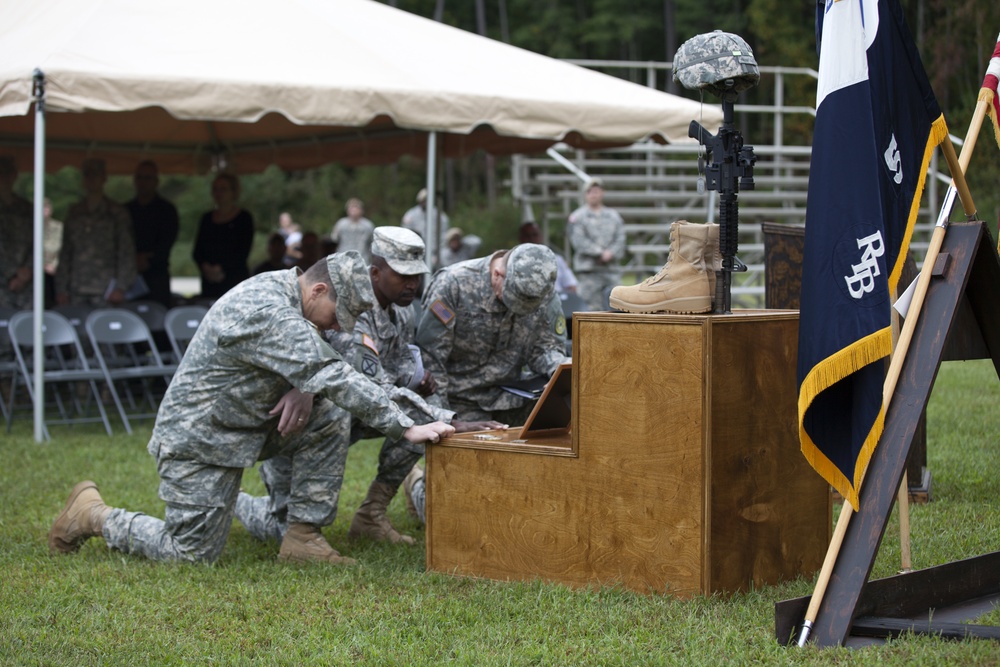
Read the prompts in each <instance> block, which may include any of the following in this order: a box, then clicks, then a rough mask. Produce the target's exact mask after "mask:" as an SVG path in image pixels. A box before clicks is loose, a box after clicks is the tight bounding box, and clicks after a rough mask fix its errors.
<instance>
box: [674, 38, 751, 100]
mask: <svg viewBox="0 0 1000 667" xmlns="http://www.w3.org/2000/svg"><path fill="white" fill-rule="evenodd" d="M674 81H677V82H678V83H680V84H681V85H682V86H684V87H685V88H688V89H691V90H708V91H709V92H712V93H715V94H716V95H720V96H721V95H722V94H723V93H727V92H732V93H740V92H742V91H744V90H747V89H750V88H753V87H754V86H756V85H757V83H758V82H759V81H760V69H758V67H757V60H756V59H755V58H754V57H753V51H752V50H751V49H750V45H749V44H747V43H746V41H745V40H744V39H743V38H742V37H740V36H739V35H734V34H733V33H731V32H722V31H721V30H716V31H714V32H708V33H705V34H703V35H696V36H694V37H692V38H691V39H689V40H688V41H686V42H684V43H683V44H681V48H679V49H677V54H676V55H675V56H674ZM727 82H731V84H732V85H727Z"/></svg>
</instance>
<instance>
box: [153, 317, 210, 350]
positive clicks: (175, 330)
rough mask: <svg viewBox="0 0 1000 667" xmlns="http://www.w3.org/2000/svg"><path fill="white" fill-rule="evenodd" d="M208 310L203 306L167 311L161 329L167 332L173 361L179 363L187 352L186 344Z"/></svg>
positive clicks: (192, 336)
mask: <svg viewBox="0 0 1000 667" xmlns="http://www.w3.org/2000/svg"><path fill="white" fill-rule="evenodd" d="M207 312H208V308H206V307H205V306H177V307H176V308H171V309H170V310H168V311H167V314H166V316H165V317H164V318H163V328H164V329H166V330H167V338H169V339H170V347H172V348H173V350H174V361H176V362H177V363H180V361H181V357H183V356H184V353H185V352H186V351H187V346H188V343H190V342H191V339H192V338H194V333H195V331H197V330H198V326H199V325H200V324H201V321H202V319H204V317H205V313H207Z"/></svg>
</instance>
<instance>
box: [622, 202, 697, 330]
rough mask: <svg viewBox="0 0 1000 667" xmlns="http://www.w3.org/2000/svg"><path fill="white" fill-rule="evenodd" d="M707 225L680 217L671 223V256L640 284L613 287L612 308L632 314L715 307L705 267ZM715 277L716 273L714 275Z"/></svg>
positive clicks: (690, 311)
mask: <svg viewBox="0 0 1000 667" xmlns="http://www.w3.org/2000/svg"><path fill="white" fill-rule="evenodd" d="M708 237H709V229H708V226H707V225H700V224H693V223H690V222H687V221H686V220H678V221H677V222H675V223H673V224H672V225H670V256H669V257H668V258H667V263H666V264H664V265H663V268H662V269H660V272H659V273H657V274H656V275H655V276H652V277H651V278H647V279H646V280H644V281H643V282H641V283H639V284H638V285H631V286H628V287H626V286H623V285H619V286H618V287H615V288H614V289H613V290H611V301H610V303H611V307H612V308H617V309H618V310H624V311H627V312H630V313H663V312H667V313H705V312H708V311H709V310H711V309H712V295H711V292H710V291H709V288H708V274H709V269H708V268H707V267H706V266H705V257H706V256H708V255H709V253H710V250H709V249H708ZM713 276H714V274H713Z"/></svg>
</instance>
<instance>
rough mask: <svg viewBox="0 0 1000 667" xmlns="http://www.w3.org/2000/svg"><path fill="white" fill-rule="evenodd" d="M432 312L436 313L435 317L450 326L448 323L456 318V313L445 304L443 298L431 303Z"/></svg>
mask: <svg viewBox="0 0 1000 667" xmlns="http://www.w3.org/2000/svg"><path fill="white" fill-rule="evenodd" d="M431 312H432V313H434V315H435V317H437V318H438V319H439V320H441V324H443V325H445V326H448V324H449V323H450V322H451V321H452V320H453V319H455V313H454V312H453V311H452V310H451V308H449V307H448V306H446V305H444V302H443V301H441V299H438V300H437V301H435V302H434V303H432V304H431Z"/></svg>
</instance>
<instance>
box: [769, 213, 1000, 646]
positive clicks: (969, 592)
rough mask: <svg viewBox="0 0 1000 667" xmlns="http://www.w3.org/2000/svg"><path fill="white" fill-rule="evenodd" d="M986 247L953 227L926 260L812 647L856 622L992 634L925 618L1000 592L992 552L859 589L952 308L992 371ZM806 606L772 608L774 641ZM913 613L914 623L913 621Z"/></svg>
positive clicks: (990, 260)
mask: <svg viewBox="0 0 1000 667" xmlns="http://www.w3.org/2000/svg"><path fill="white" fill-rule="evenodd" d="M995 248H996V246H995V245H994V242H993V239H992V238H991V236H990V234H989V232H988V230H987V229H986V227H985V225H984V224H983V223H982V222H972V223H956V224H952V225H951V227H950V228H949V230H948V233H947V235H946V236H945V240H944V243H943V245H942V248H941V256H940V258H939V261H938V262H937V263H936V264H935V275H936V276H937V277H935V278H934V279H933V280H932V281H931V284H930V286H929V288H928V291H927V300H926V302H925V304H924V307H923V314H922V315H921V320H920V321H919V322H918V323H917V327H916V330H915V332H914V336H913V341H912V343H911V346H910V351H909V354H908V355H907V357H906V360H905V362H904V363H903V367H902V371H901V375H900V379H899V383H898V384H897V386H896V393H895V395H894V397H893V399H892V402H891V403H890V405H889V411H888V413H887V415H886V425H885V431H884V432H883V435H882V439H881V441H880V444H879V446H878V447H877V448H876V450H875V454H874V456H873V457H872V460H871V463H870V464H869V468H868V472H867V474H866V477H865V483H864V487H863V488H862V490H861V511H860V512H858V514H857V515H856V516H854V517H853V518H852V519H851V523H850V526H849V527H848V530H847V533H846V535H845V537H844V542H843V546H842V547H841V549H840V552H839V555H838V557H837V561H836V564H835V565H834V569H833V574H832V576H831V578H830V583H829V585H828V587H827V590H826V594H825V595H824V597H823V603H822V604H821V605H820V609H819V612H818V614H817V617H816V622H815V623H814V624H813V631H812V635H811V639H812V641H814V642H815V643H816V644H818V645H820V646H838V645H843V644H845V643H846V642H847V640H848V638H849V637H850V636H851V634H852V630H854V629H855V626H857V627H858V629H860V628H862V626H863V628H864V630H865V632H866V633H868V634H869V635H870V634H871V633H874V632H875V630H876V629H877V628H878V627H879V626H881V628H882V632H883V633H884V635H883V636H893V635H894V634H898V633H899V632H901V631H904V630H912V631H914V632H930V633H934V634H940V635H942V636H963V637H964V636H977V637H992V638H997V637H998V632H997V629H996V628H989V627H986V628H984V627H983V626H973V625H969V626H963V627H962V628H957V629H956V628H955V627H951V626H952V625H954V624H953V623H948V622H940V621H938V620H932V619H931V617H930V613H929V612H930V611H933V612H934V619H940V617H941V614H942V610H943V609H944V608H947V607H952V606H962V605H968V604H969V603H970V602H971V601H973V600H975V599H977V598H978V599H984V598H990V597H993V596H1000V583H998V582H997V580H996V579H997V577H996V572H997V566H998V565H1000V554H997V553H994V554H987V555H985V556H980V557H977V558H971V559H968V560H964V561H957V562H954V563H949V564H947V565H944V566H940V567H937V568H929V569H928V570H922V571H918V572H912V573H908V574H904V575H899V576H898V577H892V578H890V579H885V580H881V581H876V582H871V583H870V584H869V583H868V577H869V576H870V574H871V570H872V566H873V565H874V562H875V556H876V554H877V553H878V548H879V546H880V544H881V542H882V537H883V535H884V534H885V529H886V526H887V524H888V522H889V516H890V514H891V512H892V507H893V504H894V502H895V499H896V491H897V489H898V488H899V484H900V482H901V480H902V476H903V469H904V467H905V462H906V459H907V455H908V454H909V451H910V447H911V443H912V441H913V438H914V434H915V431H916V427H917V424H918V422H919V418H920V414H921V413H922V412H923V410H924V409H925V408H926V407H927V402H928V400H929V398H930V392H931V388H932V387H933V385H934V379H935V377H936V376H937V372H938V369H939V368H940V365H941V361H942V360H943V359H945V358H947V354H946V341H947V340H948V338H949V332H950V331H951V330H952V329H953V328H954V327H955V323H956V321H958V320H959V317H958V314H959V313H960V312H965V313H967V314H970V315H971V319H972V322H970V324H969V326H974V327H976V328H977V329H978V332H979V334H981V337H982V342H983V344H984V346H985V347H984V349H985V350H986V351H987V353H988V355H987V356H988V357H989V358H991V359H992V360H993V365H994V367H995V368H996V369H997V371H998V374H1000V309H998V308H997V307H996V303H995V297H994V291H995V290H996V288H997V285H1000V258H998V256H997V251H996V249H995ZM808 604H809V598H808V597H806V598H798V599H796V600H786V601H783V602H779V603H777V604H776V605H775V634H776V637H777V639H778V641H780V642H782V643H784V642H788V641H789V639H790V638H793V637H796V636H797V635H798V629H799V626H800V625H801V623H802V620H803V618H804V616H805V610H806V608H807V606H808ZM921 613H922V619H921V620H915V616H916V615H920V614H921ZM979 613H982V609H979ZM871 617H875V620H874V621H872V620H871ZM900 617H903V618H905V619H906V620H905V621H901V620H900ZM858 634H859V633H858Z"/></svg>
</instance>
